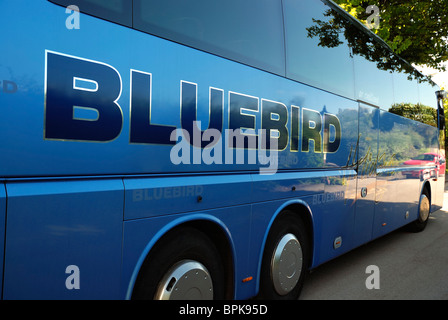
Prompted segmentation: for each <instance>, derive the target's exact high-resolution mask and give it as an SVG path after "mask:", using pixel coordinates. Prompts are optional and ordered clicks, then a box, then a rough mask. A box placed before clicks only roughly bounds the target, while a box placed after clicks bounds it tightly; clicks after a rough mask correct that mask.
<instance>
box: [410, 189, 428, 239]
mask: <svg viewBox="0 0 448 320" xmlns="http://www.w3.org/2000/svg"><path fill="white" fill-rule="evenodd" d="M430 212H431V199H430V197H429V194H428V190H427V189H426V188H425V189H424V190H423V192H422V194H421V195H420V202H419V205H418V218H417V220H415V221H413V222H411V223H410V224H409V225H408V226H407V230H408V231H410V232H421V231H423V230H425V228H426V225H427V224H428V220H429V214H430Z"/></svg>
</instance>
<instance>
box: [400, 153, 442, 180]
mask: <svg viewBox="0 0 448 320" xmlns="http://www.w3.org/2000/svg"><path fill="white" fill-rule="evenodd" d="M403 164H404V165H408V166H416V167H422V166H424V167H426V166H428V167H433V168H428V169H417V170H413V171H406V172H404V174H405V175H406V176H408V177H413V178H421V179H422V180H424V179H427V178H429V177H433V178H437V177H438V176H441V175H444V174H445V169H446V161H445V158H444V157H443V156H440V158H439V156H438V154H437V153H432V152H428V153H423V154H420V155H418V156H416V157H414V158H412V159H410V160H407V161H405V162H403ZM434 166H435V167H436V168H434Z"/></svg>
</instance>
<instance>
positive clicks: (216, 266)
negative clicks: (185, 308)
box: [132, 227, 225, 300]
mask: <svg viewBox="0 0 448 320" xmlns="http://www.w3.org/2000/svg"><path fill="white" fill-rule="evenodd" d="M224 283H225V278H224V268H223V264H222V262H221V256H220V254H219V252H218V250H217V249H216V247H215V245H214V244H213V243H212V241H211V240H210V238H209V237H208V236H207V235H205V234H204V233H203V232H201V231H199V230H197V229H195V228H191V227H181V228H179V229H176V230H175V232H174V233H170V234H169V235H168V236H165V237H163V238H162V239H161V241H159V243H157V244H156V246H155V247H154V249H153V250H151V252H150V254H149V255H148V256H147V257H146V259H145V261H144V262H143V265H142V267H141V269H140V273H139V275H138V277H137V280H136V283H135V286H134V290H133V294H132V299H136V300H211V299H218V300H220V299H224V294H225V292H224V291H225V285H224Z"/></svg>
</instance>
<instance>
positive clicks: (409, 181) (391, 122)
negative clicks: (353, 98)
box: [373, 110, 438, 238]
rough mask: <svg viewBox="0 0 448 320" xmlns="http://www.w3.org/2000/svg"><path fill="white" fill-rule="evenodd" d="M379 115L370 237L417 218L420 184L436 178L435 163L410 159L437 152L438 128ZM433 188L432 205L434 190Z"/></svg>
mask: <svg viewBox="0 0 448 320" xmlns="http://www.w3.org/2000/svg"><path fill="white" fill-rule="evenodd" d="M380 112H381V114H380V134H379V145H378V150H379V152H378V158H379V159H380V160H379V161H378V170H377V187H376V189H377V190H376V203H377V205H376V207H375V219H374V226H373V238H377V237H379V236H382V235H384V234H386V233H388V232H391V231H393V230H395V229H397V228H400V227H402V226H403V225H405V224H408V223H409V222H411V221H413V220H416V219H417V217H418V205H419V201H420V193H421V191H422V187H423V181H424V180H426V179H429V180H431V181H432V180H433V179H434V178H435V177H436V163H435V162H433V163H431V162H427V163H423V162H421V163H418V162H413V160H412V159H413V158H415V157H417V156H421V155H423V154H425V153H438V134H437V128H434V127H431V126H429V125H425V124H422V123H419V122H415V121H412V120H409V119H406V118H403V117H400V116H398V115H395V114H392V113H388V112H386V111H383V110H381V111H380ZM432 189H433V190H431V193H433V194H434V196H433V197H432V199H431V202H432V203H433V204H434V201H436V199H437V196H436V194H437V190H436V188H432Z"/></svg>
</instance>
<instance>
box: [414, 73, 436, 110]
mask: <svg viewBox="0 0 448 320" xmlns="http://www.w3.org/2000/svg"><path fill="white" fill-rule="evenodd" d="M418 89H419V93H420V103H421V104H423V105H425V106H429V107H431V108H434V109H435V108H436V107H437V97H436V91H437V90H440V88H439V87H438V86H437V85H436V84H435V83H434V82H432V81H431V80H429V79H424V80H423V81H421V82H420V83H419V84H418Z"/></svg>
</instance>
